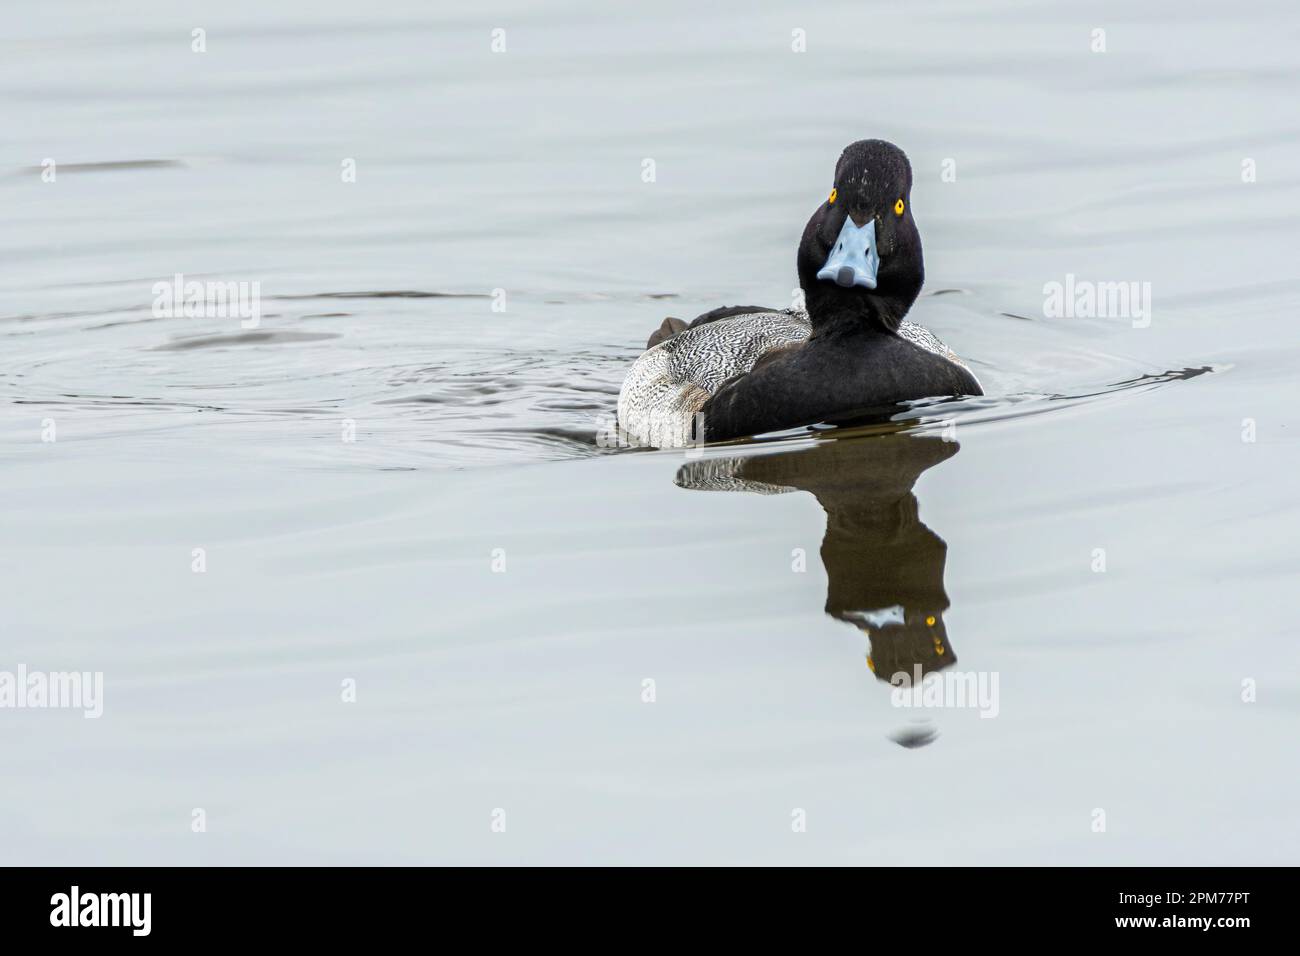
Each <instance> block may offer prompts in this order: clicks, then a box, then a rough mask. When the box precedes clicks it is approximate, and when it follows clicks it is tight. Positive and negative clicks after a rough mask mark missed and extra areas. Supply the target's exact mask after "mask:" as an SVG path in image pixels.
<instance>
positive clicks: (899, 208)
mask: <svg viewBox="0 0 1300 956" xmlns="http://www.w3.org/2000/svg"><path fill="white" fill-rule="evenodd" d="M902 214H903V200H901V199H900V200H899V201H898V202H896V203H894V215H895V216H901V215H902Z"/></svg>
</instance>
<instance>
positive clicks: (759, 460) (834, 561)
mask: <svg viewBox="0 0 1300 956" xmlns="http://www.w3.org/2000/svg"><path fill="white" fill-rule="evenodd" d="M958 447H959V446H958V444H957V443H956V442H954V441H945V440H943V439H941V438H935V437H931V436H916V435H907V434H899V433H893V434H885V435H875V436H862V437H857V438H838V439H829V440H828V439H822V440H819V441H818V442H817V444H816V445H814V446H813V447H812V448H805V449H799V450H797V451H792V452H784V453H776V454H757V455H750V456H745V457H728V458H701V459H699V460H696V461H691V462H688V463H687V464H686V465H684V466H683V467H682V468H681V469H680V470H679V471H678V472H677V479H676V483H677V484H678V485H679V486H681V487H683V488H690V489H695V490H700V491H749V492H756V493H759V494H781V493H784V492H787V491H808V492H811V493H812V494H813V495H814V496H815V497H816V498H817V500H818V502H820V504H821V506H822V508H824V509H825V511H826V534H825V537H824V538H823V539H822V547H821V556H822V563H823V564H824V565H825V567H826V576H827V586H826V613H827V614H829V615H830V616H831V617H834V618H837V619H838V620H841V621H845V622H847V623H849V624H852V625H853V626H854V627H857V628H859V629H860V630H862V631H864V632H865V633H866V635H867V638H868V640H869V642H870V651H869V652H868V654H867V666H868V667H870V668H871V670H872V672H873V673H874V674H875V675H876V677H877V678H879V679H880V680H882V681H886V682H888V681H890V680H891V679H892V678H893V677H894V675H895V674H898V673H899V672H902V673H905V674H907V676H908V678H909V680H910V679H913V678H914V676H915V674H916V673H917V671H916V668H917V667H919V668H920V673H921V675H922V676H924V675H925V674H929V673H932V672H934V671H937V670H940V669H942V668H945V667H950V666H951V665H952V664H954V663H955V662H956V660H957V655H956V654H955V653H953V649H952V645H951V644H950V643H949V642H948V631H947V628H946V627H945V625H944V619H943V615H944V612H945V611H947V610H948V606H949V602H948V594H947V592H946V591H945V590H944V586H943V572H944V564H945V562H946V560H947V556H948V546H947V545H946V544H945V543H944V540H943V539H942V538H940V537H939V536H938V535H937V534H935V533H934V532H933V531H931V530H930V529H929V528H927V527H926V526H925V524H924V523H922V521H921V518H920V514H919V510H920V509H919V505H918V503H917V500H916V495H915V494H913V493H912V486H913V485H914V484H916V479H917V478H918V477H919V476H920V475H921V473H922V472H923V471H925V470H926V469H927V468H930V467H931V466H933V465H937V464H939V463H940V462H941V461H944V460H946V459H948V458H951V457H952V456H953V455H955V454H956V453H957V449H958ZM902 737H903V739H900V738H899V737H898V736H896V737H895V738H894V739H895V740H897V741H898V742H899V743H901V744H903V745H904V746H917V745H919V744H920V743H928V742H929V739H932V737H933V735H932V734H931V735H930V736H929V737H925V736H924V735H921V736H916V735H915V734H904V735H902Z"/></svg>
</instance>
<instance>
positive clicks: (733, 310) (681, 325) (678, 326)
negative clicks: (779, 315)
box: [645, 305, 776, 349]
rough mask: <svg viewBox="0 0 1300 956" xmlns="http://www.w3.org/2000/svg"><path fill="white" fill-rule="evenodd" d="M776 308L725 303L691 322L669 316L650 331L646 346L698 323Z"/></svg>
mask: <svg viewBox="0 0 1300 956" xmlns="http://www.w3.org/2000/svg"><path fill="white" fill-rule="evenodd" d="M775 311H776V310H775V309H767V308H764V307H763V306H761V305H724V306H723V307H722V308H720V309H714V310H713V311H712V312H705V313H704V314H703V315H701V316H697V317H696V318H695V319H693V320H692V321H690V322H684V321H682V320H681V319H678V318H674V317H673V316H671V315H670V316H668V318H666V319H664V320H663V323H662V324H661V325H660V326H659V328H657V329H655V330H654V331H653V332H651V333H650V339H649V340H648V341H647V342H646V344H645V347H646V348H648V349H652V348H654V347H655V346H656V345H658V344H659V343H660V342H666V341H668V340H669V339H671V338H672V337H673V336H674V335H676V334H677V333H678V332H685V331H686V330H687V329H693V328H695V326H697V325H703V324H704V323H706V322H716V321H717V320H718V319H729V318H731V317H732V316H733V315H750V314H752V313H754V312H775Z"/></svg>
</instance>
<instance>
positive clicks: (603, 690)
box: [0, 0, 1300, 864]
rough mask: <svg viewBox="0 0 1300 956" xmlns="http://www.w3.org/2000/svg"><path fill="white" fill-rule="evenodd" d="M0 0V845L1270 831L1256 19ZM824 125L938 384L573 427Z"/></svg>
mask: <svg viewBox="0 0 1300 956" xmlns="http://www.w3.org/2000/svg"><path fill="white" fill-rule="evenodd" d="M5 21H6V28H5V31H4V33H3V36H2V37H0V89H2V90H3V93H4V99H5V103H6V107H5V124H4V130H3V132H2V133H0V161H2V162H3V167H4V168H3V170H2V171H0V202H2V203H3V207H4V215H3V219H4V222H5V228H4V229H3V231H0V255H2V256H3V261H4V263H5V267H4V269H3V270H2V271H0V342H2V343H3V349H4V352H3V356H4V360H3V362H0V401H2V402H3V407H2V411H0V461H2V463H3V470H2V471H0V495H2V497H3V502H4V505H3V509H4V511H3V513H4V535H3V544H0V581H2V582H3V585H0V587H2V588H3V597H2V599H0V636H2V643H0V671H8V672H16V671H17V669H18V668H19V667H20V666H22V667H25V668H26V669H27V670H28V671H44V672H54V671H84V672H102V674H103V698H102V701H101V703H102V706H103V715H102V717H100V718H99V719H84V718H83V716H82V714H81V712H80V711H78V710H75V709H63V710H49V709H46V710H34V709H4V710H0V740H3V751H4V764H5V780H6V785H5V787H4V788H3V793H2V794H0V846H3V850H0V861H3V862H6V863H28V864H47V863H48V864H55V863H60V864H69V863H78V864H80V863H98V864H110V863H130V864H136V863H182V864H191V863H192V864H214V863H215V864H226V863H243V862H251V863H290V862H300V863H343V862H375V863H417V862H448V863H471V862H527V863H543V862H559V863H656V864H657V863H672V862H700V863H706V862H707V863H778V862H780V863H888V864H909V863H916V864H929V863H962V864H966V863H1088V864H1094V863H1095V864H1103V863H1120V864H1137V863H1167V864H1193V863H1200V864H1209V863H1295V862H1297V858H1298V856H1300V853H1298V851H1300V820H1298V819H1297V816H1296V814H1295V811H1294V808H1295V805H1296V801H1297V797H1298V796H1300V794H1298V793H1297V790H1298V787H1297V782H1298V781H1297V770H1296V750H1297V748H1296V740H1297V739H1298V738H1300V672H1298V671H1297V662H1298V658H1300V651H1298V647H1300V643H1298V642H1300V632H1298V630H1297V626H1296V623H1295V614H1294V613H1293V612H1292V611H1290V610H1289V609H1288V604H1289V600H1290V598H1291V596H1292V594H1293V592H1294V590H1295V587H1296V583H1297V575H1300V556H1297V551H1296V548H1295V541H1296V538H1297V535H1298V534H1300V511H1298V507H1297V494H1296V490H1297V482H1296V474H1297V470H1298V469H1300V444H1298V434H1297V412H1296V409H1297V404H1298V401H1297V400H1298V399H1300V387H1298V386H1297V374H1296V369H1297V367H1300V344H1298V343H1300V337H1298V336H1297V332H1296V321H1297V305H1298V304H1300V277H1298V275H1297V270H1296V265H1295V257H1296V250H1297V248H1300V246H1298V245H1297V239H1298V238H1300V237H1298V236H1297V232H1300V229H1298V228H1297V222H1298V215H1297V214H1298V212H1300V172H1298V170H1300V122H1298V121H1297V119H1296V110H1295V103H1296V95H1297V92H1300V63H1297V60H1296V57H1295V42H1296V38H1297V36H1298V35H1300V14H1297V12H1296V10H1295V6H1294V4H1293V3H1289V2H1282V0H1277V2H1244V3H1237V4H1231V5H1223V4H1208V3H1205V4H1201V3H1196V4H1187V3H1174V2H1158V3H1152V4H1143V5H1141V7H1140V8H1135V7H1134V5H1132V4H1127V3H1118V2H1106V3H1101V4H1097V3H1089V4H1081V3H1080V4H1052V5H1050V7H1049V6H1048V5H1041V6H1040V5H1031V4H1020V3H1010V2H1004V3H991V4H985V5H983V6H982V7H980V8H978V9H977V8H975V7H973V6H972V5H971V4H967V3H961V2H956V0H953V2H947V3H927V4H924V5H915V4H907V5H902V4H864V3H833V4H824V5H820V6H819V7H818V8H817V9H816V10H815V11H812V10H808V9H805V8H795V7H789V8H785V7H783V6H778V5H776V4H757V5H756V4H753V3H749V4H735V5H731V6H725V7H720V8H717V9H713V8H708V9H704V8H701V7H700V5H698V4H695V3H685V2H681V3H679V2H676V0H672V2H668V3H657V4H651V5H640V6H637V7H635V8H632V9H627V10H619V11H614V10H610V9H606V8H605V7H603V6H597V5H593V4H584V3H560V4H548V5H546V7H545V9H542V8H540V7H537V6H536V5H533V4H525V3H522V2H519V3H491V2H489V3H481V4H475V5H471V6H467V7H464V8H463V11H462V12H452V11H451V10H450V5H442V4H439V5H431V4H427V3H415V2H411V3H390V4H382V5H375V4H371V5H364V4H362V5H358V4H352V3H343V2H341V0H332V2H325V3H322V2H319V0H317V2H312V3H306V2H303V3H287V4H276V5H274V7H268V6H267V5H265V4H262V3H251V2H248V3H244V2H239V3H226V4H201V5H198V6H196V7H186V6H178V5H175V4H170V3H161V2H159V3H139V4H131V5H129V6H126V7H120V6H117V5H114V6H113V7H112V8H111V9H109V8H107V7H105V6H104V5H102V4H99V3H92V2H65V3H59V4H56V5H44V6H41V5H20V6H17V7H14V8H13V9H11V10H8V11H7V12H6V14H5ZM196 28H201V29H202V30H204V31H206V32H205V34H202V35H201V38H202V40H203V42H204V44H205V46H206V50H205V52H195V51H194V50H193V49H192V47H193V45H194V44H195V43H196V42H197V41H196V40H195V39H194V34H193V31H194V30H195V29H196ZM495 29H502V30H504V31H505V32H504V34H497V35H496V36H495V39H494V34H493V30H495ZM1097 29H1102V30H1104V31H1105V32H1104V45H1105V49H1104V52H1103V51H1097V50H1094V47H1096V46H1097V43H1098V38H1097V35H1096V34H1095V33H1094V31H1095V30H1097ZM796 31H803V32H802V34H800V33H796ZM494 42H495V43H496V44H497V46H498V47H500V45H501V44H502V43H504V51H502V52H494V51H493V44H494ZM801 42H802V43H803V44H806V50H805V51H804V52H796V51H795V50H794V49H792V47H797V46H799V45H800V44H801ZM867 136H875V137H882V138H886V139H889V140H892V141H894V142H896V143H898V144H899V145H900V146H901V147H902V148H903V149H905V150H906V151H907V152H908V154H909V155H910V157H911V159H912V163H913V167H914V169H915V172H916V186H915V187H914V190H913V197H912V204H913V209H914V212H915V215H916V219H917V221H918V224H919V226H920V229H921V234H922V236H923V239H924V242H925V252H926V270H927V283H926V293H925V295H924V296H923V298H922V299H921V300H920V301H919V302H918V304H917V306H916V308H915V310H914V312H913V317H914V318H915V319H916V320H917V321H919V322H921V323H923V324H925V325H927V326H929V327H930V328H932V329H933V330H934V331H935V332H937V333H938V334H939V335H940V336H941V337H942V338H943V339H945V340H946V341H947V342H948V344H949V345H950V346H952V347H953V348H954V349H955V350H956V351H957V352H958V353H959V354H961V355H962V356H964V357H965V358H967V359H968V361H969V362H970V363H971V365H972V367H973V368H974V370H975V371H976V373H977V374H978V375H979V377H980V379H981V380H982V381H983V383H984V386H985V390H986V392H987V395H986V396H985V397H984V398H981V399H977V400H971V401H964V402H956V403H938V404H934V403H932V404H930V405H928V406H925V407H918V408H914V409H911V410H909V411H907V412H905V413H902V414H900V415H898V416H896V421H895V422H894V423H893V425H892V426H891V427H877V428H869V429H863V430H860V431H858V432H854V433H852V434H848V435H845V434H843V433H834V432H816V433H814V432H810V431H805V432H801V433H799V434H793V435H786V436H783V437H780V438H778V439H768V440H764V441H761V442H757V443H748V444H742V445H738V446H728V447H721V448H711V449H706V450H703V451H700V450H692V452H691V453H690V454H689V455H687V454H683V453H682V452H681V451H677V452H666V451H665V452H656V451H645V450H630V449H620V448H617V447H605V445H606V444H607V443H602V442H601V441H599V440H598V436H599V435H601V434H603V433H604V431H605V430H606V429H607V426H608V423H609V421H610V416H612V413H613V410H614V405H615V400H616V397H617V392H618V387H619V384H620V382H621V380H622V376H623V373H624V371H625V369H626V367H627V365H628V364H629V362H630V361H631V360H632V359H633V358H634V357H635V356H636V355H637V354H638V351H639V348H640V346H641V345H642V344H643V343H644V341H645V338H646V336H647V334H648V333H649V332H650V330H651V329H652V328H654V327H655V326H656V325H658V323H659V322H660V321H661V320H662V318H663V317H664V316H665V315H669V314H671V315H676V316H681V317H684V318H688V319H689V318H690V317H692V316H694V315H697V314H699V313H700V312H703V311H705V310H707V309H709V308H712V307H714V306H717V305H723V304H739V303H744V304H748V303H751V302H754V303H760V304H767V305H772V306H777V307H786V306H788V305H789V304H790V303H791V298H792V292H793V289H794V286H795V274H794V258H795V247H796V244H797V241H798V236H799V234H800V231H801V229H802V227H803V224H804V222H805V221H806V219H807V217H808V216H809V215H810V213H811V212H812V210H813V209H814V208H815V206H816V205H817V204H818V203H819V202H820V201H822V200H823V198H824V196H825V193H826V191H827V189H828V188H829V185H830V181H831V174H832V171H833V167H834V163H835V160H836V158H837V157H838V155H839V152H840V150H841V149H842V148H843V147H844V146H845V145H846V144H847V143H849V142H851V141H853V140H855V139H859V138H862V137H867ZM47 160H49V161H52V162H53V166H52V167H51V165H50V164H49V163H47ZM352 172H355V176H352V175H351V173H352ZM353 179H354V181H351V180H353ZM647 180H650V181H647ZM178 273H179V274H182V275H183V276H185V278H186V279H189V280H194V279H197V280H200V281H207V280H212V281H223V282H227V281H229V282H244V283H254V282H256V283H260V286H259V287H258V290H259V293H260V302H261V321H260V325H259V326H258V327H257V328H255V329H252V328H248V329H246V328H243V327H241V323H240V320H239V318H237V317H225V318H222V317H215V316H214V317H206V318H200V317H194V318H186V317H183V316H178V317H165V316H159V315H156V314H155V313H156V311H157V310H155V308H154V305H155V298H156V296H157V293H155V291H154V285H155V283H157V282H159V281H164V282H166V281H170V280H171V279H172V277H173V276H174V275H176V274H178ZM1067 277H1073V278H1071V279H1069V280H1068V281H1070V282H1072V283H1083V284H1087V283H1109V282H1125V283H1127V282H1135V283H1138V288H1139V289H1141V288H1142V285H1141V284H1142V283H1149V286H1148V287H1147V288H1149V290H1150V308H1149V310H1147V312H1146V314H1145V315H1143V316H1128V315H1126V316H1122V317H1102V316H1087V315H1077V314H1076V315H1050V316H1049V315H1048V314H1046V313H1047V312H1048V311H1051V310H1050V309H1048V310H1045V299H1046V294H1045V291H1044V287H1045V285H1047V284H1048V283H1052V282H1060V283H1063V284H1064V283H1066V282H1067ZM250 288H251V287H250ZM351 438H354V439H355V440H347V439H351ZM50 439H53V440H50ZM196 567H201V568H202V569H203V570H202V573H196V571H195V568H196ZM891 608H893V609H894V610H893V611H890V609H891ZM891 614H892V615H893V617H891ZM930 619H933V623H928V621H929V620H930ZM868 658H870V663H871V666H868ZM913 665H916V666H920V667H921V668H922V670H923V671H924V672H925V673H934V674H935V675H937V677H935V678H930V681H931V683H932V684H934V683H935V682H937V681H938V680H940V679H946V678H947V677H948V676H951V675H971V677H972V678H973V679H976V680H984V681H985V682H986V685H985V686H989V683H988V682H992V681H994V680H995V681H996V689H997V699H996V708H995V710H996V716H994V713H993V709H991V708H989V707H984V708H978V707H969V706H967V707H960V708H958V707H947V708H922V709H918V708H903V707H899V706H896V705H895V704H896V701H895V700H894V697H893V695H892V693H891V687H890V685H889V684H888V683H886V678H887V677H888V676H889V673H890V672H892V671H893V670H895V669H900V668H901V669H904V670H906V669H909V668H911V667H912V666H913ZM873 667H874V673H873V669H872V668H873ZM352 697H355V699H354V700H353V699H351V698H352ZM982 714H985V715H987V716H982ZM197 811H201V813H199V812H197ZM196 821H201V822H202V824H203V825H204V826H205V830H204V832H195V828H196V827H197V826H198V825H199V824H198V823H196ZM1103 823H1104V831H1101V832H1099V831H1100V824H1103ZM503 827H504V831H503V832H502V828H503Z"/></svg>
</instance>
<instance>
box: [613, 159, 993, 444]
mask: <svg viewBox="0 0 1300 956" xmlns="http://www.w3.org/2000/svg"><path fill="white" fill-rule="evenodd" d="M796 267H797V269H798V274H799V286H800V289H801V290H802V293H803V308H792V309H772V308H764V307H761V306H725V307H722V308H718V309H714V310H712V311H710V312H706V313H704V314H703V315H700V316H698V317H697V318H695V319H694V320H692V321H691V322H689V323H688V322H685V321H684V320H682V319H677V318H668V319H665V320H664V322H663V323H662V324H661V325H660V326H659V328H658V329H656V330H655V331H654V332H653V333H652V334H651V335H650V338H649V340H648V341H647V342H646V349H645V351H644V352H642V353H641V355H640V356H639V357H638V358H637V359H636V360H635V361H634V362H633V363H632V366H631V368H629V369H628V371H627V374H626V376H625V377H624V380H623V384H622V387H621V388H620V390H619V397H618V409H617V420H618V425H619V428H620V429H621V431H622V433H623V434H624V435H626V436H627V437H628V438H629V439H631V440H632V441H634V442H636V443H640V444H643V445H649V446H652V447H657V448H671V447H682V446H685V445H691V444H696V443H711V442H723V441H731V440H733V439H739V438H745V437H749V436H754V435H760V434H764V433H767V432H775V431H784V430H786V429H792V428H797V427H801V426H812V425H817V424H827V425H837V424H847V423H850V422H853V421H861V420H864V419H866V418H870V417H871V416H872V415H873V414H879V413H880V412H881V411H882V410H883V409H886V408H889V407H891V406H897V405H899V404H900V403H903V402H909V401H915V400H919V399H925V398H940V397H952V398H957V397H965V396H976V395H983V394H984V392H983V389H982V388H981V387H980V383H979V380H978V379H977V378H976V377H975V374H974V373H973V372H972V371H971V370H970V368H969V367H968V365H967V364H966V363H965V362H964V361H962V360H961V359H960V358H958V357H957V355H956V354H955V353H953V351H952V350H951V349H949V348H948V347H947V346H946V345H945V344H944V343H943V342H942V341H940V339H939V338H938V337H937V336H936V335H934V334H933V333H932V332H930V331H929V330H928V329H926V328H924V327H923V326H920V325H917V324H916V323H914V322H909V321H907V318H906V316H907V313H908V311H909V310H910V309H911V308H912V304H913V303H914V302H915V301H916V298H917V296H918V295H919V294H920V292H921V286H922V285H923V284H924V281H925V264H924V258H923V256H922V252H921V235H920V232H919V231H918V229H917V225H916V220H915V218H914V217H913V214H912V166H911V163H910V162H909V161H908V159H907V155H906V154H905V153H904V152H903V151H902V150H901V149H899V148H898V147H897V146H895V145H894V144H893V143H890V142H886V141H885V140H880V139H864V140H859V141H858V142H855V143H852V144H850V145H849V146H847V147H846V148H845V149H844V152H843V153H842V154H841V155H840V158H839V161H838V162H837V163H836V165H835V175H834V180H833V183H832V186H831V190H830V193H829V195H828V196H827V198H826V200H825V201H824V202H822V203H821V204H820V205H819V206H818V207H817V209H816V211H814V212H813V214H812V217H811V218H810V219H809V220H808V223H807V225H806V226H805V227H804V230H803V235H802V236H801V238H800V240H799V251H798V255H797V258H796Z"/></svg>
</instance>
